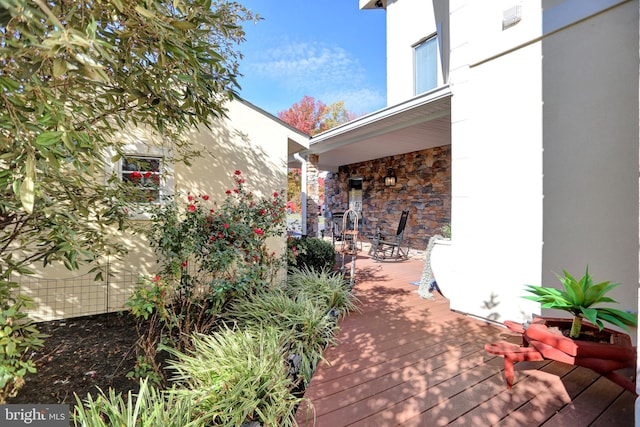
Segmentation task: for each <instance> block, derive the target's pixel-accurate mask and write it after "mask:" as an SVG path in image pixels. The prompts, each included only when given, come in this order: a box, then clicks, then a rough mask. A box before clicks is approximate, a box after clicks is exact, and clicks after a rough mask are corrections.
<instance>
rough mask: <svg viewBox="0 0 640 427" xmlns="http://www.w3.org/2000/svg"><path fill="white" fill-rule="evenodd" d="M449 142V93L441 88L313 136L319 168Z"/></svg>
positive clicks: (311, 148)
mask: <svg viewBox="0 0 640 427" xmlns="http://www.w3.org/2000/svg"><path fill="white" fill-rule="evenodd" d="M450 143H451V92H450V91H449V87H448V86H445V87H441V88H438V89H436V90H434V91H431V92H428V93H427V94H424V95H421V96H419V97H416V98H413V99H411V100H409V101H406V102H404V103H402V104H398V105H395V106H392V107H388V108H385V109H383V110H380V111H377V112H375V113H372V114H369V115H367V116H364V117H361V118H358V119H356V120H353V121H351V122H349V123H346V124H344V125H342V126H339V127H337V128H334V129H331V130H329V131H327V132H324V133H322V134H319V135H317V136H314V137H313V138H312V139H311V144H310V148H309V151H308V152H307V153H312V154H318V156H319V168H320V169H321V170H329V171H337V169H338V167H339V166H342V165H348V164H352V163H358V162H363V161H367V160H373V159H378V158H381V157H387V156H393V155H397V154H405V153H410V152H413V151H418V150H424V149H427V148H432V147H439V146H442V145H447V144H450Z"/></svg>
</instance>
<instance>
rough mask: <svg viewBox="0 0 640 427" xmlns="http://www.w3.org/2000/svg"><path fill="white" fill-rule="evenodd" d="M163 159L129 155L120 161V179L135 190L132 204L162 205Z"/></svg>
mask: <svg viewBox="0 0 640 427" xmlns="http://www.w3.org/2000/svg"><path fill="white" fill-rule="evenodd" d="M161 166H162V157H157V156H143V155H133V154H131V155H127V156H126V157H123V158H122V160H121V161H120V179H122V181H123V182H124V183H126V184H129V185H130V186H131V188H133V189H135V190H136V191H135V192H132V196H131V197H135V199H134V200H130V201H132V202H138V203H160V182H161V176H160V174H161Z"/></svg>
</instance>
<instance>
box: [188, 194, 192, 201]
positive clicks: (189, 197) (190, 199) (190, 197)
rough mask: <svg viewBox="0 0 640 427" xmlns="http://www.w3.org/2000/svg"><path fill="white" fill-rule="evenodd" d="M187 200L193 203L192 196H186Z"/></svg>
mask: <svg viewBox="0 0 640 427" xmlns="http://www.w3.org/2000/svg"><path fill="white" fill-rule="evenodd" d="M187 200H189V201H190V202H191V201H193V196H192V195H191V194H189V196H187Z"/></svg>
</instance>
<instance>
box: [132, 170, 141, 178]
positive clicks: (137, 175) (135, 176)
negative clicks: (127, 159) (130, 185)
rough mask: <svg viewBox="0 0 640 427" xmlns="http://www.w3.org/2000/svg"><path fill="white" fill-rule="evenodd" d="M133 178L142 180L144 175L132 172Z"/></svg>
mask: <svg viewBox="0 0 640 427" xmlns="http://www.w3.org/2000/svg"><path fill="white" fill-rule="evenodd" d="M131 178H133V179H140V178H142V174H141V173H140V172H138V171H135V172H131Z"/></svg>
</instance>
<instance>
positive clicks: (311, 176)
mask: <svg viewBox="0 0 640 427" xmlns="http://www.w3.org/2000/svg"><path fill="white" fill-rule="evenodd" d="M318 160H319V157H318V155H317V154H309V157H308V158H307V218H306V221H307V236H309V237H319V230H318V206H319V201H320V192H319V191H318ZM303 220H304V218H303Z"/></svg>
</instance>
